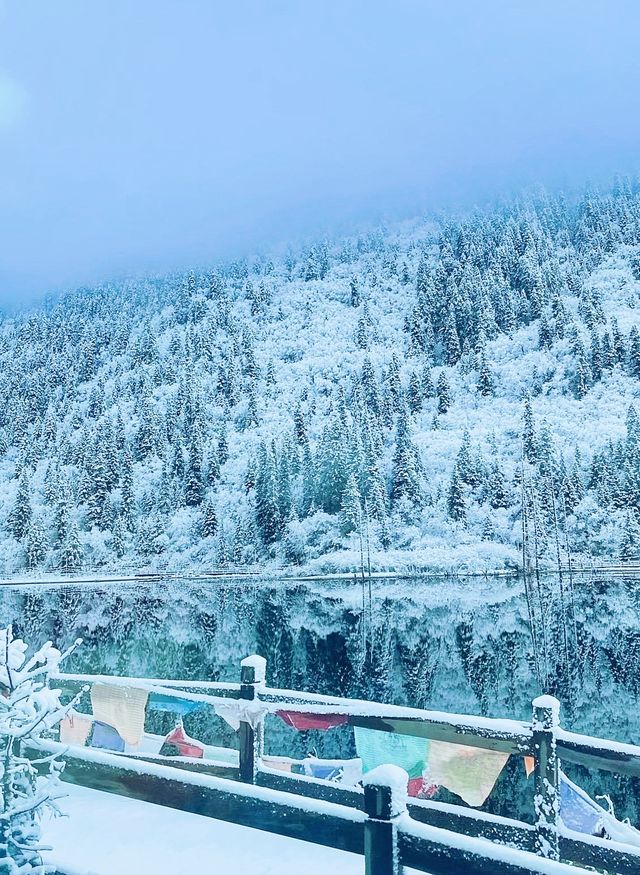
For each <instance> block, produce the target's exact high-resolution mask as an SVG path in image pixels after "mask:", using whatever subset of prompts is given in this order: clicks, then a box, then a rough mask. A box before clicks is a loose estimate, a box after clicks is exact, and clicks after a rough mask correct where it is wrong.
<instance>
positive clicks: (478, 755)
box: [425, 741, 509, 807]
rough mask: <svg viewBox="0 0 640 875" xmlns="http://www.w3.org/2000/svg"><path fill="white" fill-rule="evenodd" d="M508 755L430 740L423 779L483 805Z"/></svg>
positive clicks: (469, 802)
mask: <svg viewBox="0 0 640 875" xmlns="http://www.w3.org/2000/svg"><path fill="white" fill-rule="evenodd" d="M508 759H509V754H507V753H498V752H497V751H494V750H483V749H482V748H478V747H469V746H467V745H464V744H450V743H449V742H445V741H432V742H431V743H430V745H429V756H428V758H427V768H426V771H425V778H426V780H427V782H428V783H432V784H437V785H438V786H439V787H446V789H447V790H449V791H450V792H451V793H455V794H456V795H457V796H460V798H461V799H463V800H464V801H465V802H466V803H467V805H472V806H474V807H477V806H479V805H482V804H483V802H484V801H485V800H486V798H487V797H488V796H489V794H490V793H491V791H492V790H493V787H494V785H495V783H496V781H497V780H498V778H499V776H500V772H501V771H502V770H503V768H504V767H505V764H506V762H507V760H508Z"/></svg>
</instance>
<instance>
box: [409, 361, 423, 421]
mask: <svg viewBox="0 0 640 875" xmlns="http://www.w3.org/2000/svg"><path fill="white" fill-rule="evenodd" d="M407 402H408V404H409V410H410V411H411V412H412V413H418V412H419V411H420V409H421V407H422V386H421V384H420V377H419V376H418V374H417V373H416V372H415V371H414V372H413V373H412V374H411V377H410V378H409V388H408V390H407Z"/></svg>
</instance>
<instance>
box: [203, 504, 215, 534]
mask: <svg viewBox="0 0 640 875" xmlns="http://www.w3.org/2000/svg"><path fill="white" fill-rule="evenodd" d="M217 531H218V517H217V516H216V511H215V508H214V506H213V504H212V503H211V502H210V501H208V502H207V503H206V505H205V508H204V514H203V516H202V537H203V538H213V536H214V535H215V534H216V532H217Z"/></svg>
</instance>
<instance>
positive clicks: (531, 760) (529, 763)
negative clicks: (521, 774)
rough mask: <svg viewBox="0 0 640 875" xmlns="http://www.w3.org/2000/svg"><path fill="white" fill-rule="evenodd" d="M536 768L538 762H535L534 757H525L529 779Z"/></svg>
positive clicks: (525, 766)
mask: <svg viewBox="0 0 640 875" xmlns="http://www.w3.org/2000/svg"><path fill="white" fill-rule="evenodd" d="M535 766H536V761H535V760H534V758H533V757H525V758H524V770H525V772H526V773H527V778H528V777H529V775H530V774H531V772H532V771H533V770H534V768H535Z"/></svg>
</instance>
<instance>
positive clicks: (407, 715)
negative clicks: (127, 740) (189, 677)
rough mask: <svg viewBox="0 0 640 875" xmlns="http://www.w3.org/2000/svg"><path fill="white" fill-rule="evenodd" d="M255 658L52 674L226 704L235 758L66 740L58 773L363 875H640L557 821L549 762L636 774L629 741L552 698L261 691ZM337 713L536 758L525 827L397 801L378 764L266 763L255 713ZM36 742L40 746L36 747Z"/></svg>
mask: <svg viewBox="0 0 640 875" xmlns="http://www.w3.org/2000/svg"><path fill="white" fill-rule="evenodd" d="M265 674H266V672H265V663H264V660H262V659H261V658H260V657H255V656H254V657H249V658H247V659H246V660H243V662H242V664H241V674H240V683H239V684H238V683H219V682H206V681H200V682H193V681H174V680H172V681H168V680H161V679H149V678H147V679H144V678H119V677H112V676H102V675H101V676H98V675H78V674H75V675H72V674H60V675H57V676H55V677H54V678H52V681H55V683H56V685H59V686H61V687H62V688H63V689H64V690H66V691H68V692H70V693H75V692H77V690H78V689H80V688H81V687H82V686H83V685H85V684H87V683H89V684H91V683H109V684H117V685H125V686H137V687H144V688H146V689H148V690H149V691H150V692H161V693H163V694H166V693H171V694H173V695H175V696H178V697H181V698H186V699H189V700H195V701H200V702H203V703H205V704H208V705H211V706H215V705H216V704H218V705H220V704H227V705H228V704H230V703H233V702H236V703H237V707H238V716H239V719H240V725H239V730H238V748H239V750H238V764H237V765H229V764H228V763H222V762H212V761H209V760H188V759H181V758H179V757H160V756H155V755H152V754H140V755H133V756H132V755H130V754H119V753H111V752H109V753H107V752H105V751H97V750H93V749H90V748H77V747H74V748H65V747H64V746H62V745H60V744H59V743H57V742H45V743H44V744H43V747H44V749H45V750H47V751H50V752H54V751H55V752H59V753H61V752H64V753H65V759H66V761H67V765H66V768H65V772H64V776H65V779H66V780H68V781H70V782H72V783H79V784H83V785H85V786H89V787H93V788H95V789H100V790H106V791H108V792H113V793H120V794H123V795H126V796H130V797H133V798H137V799H144V800H147V801H151V802H155V803H157V804H162V805H167V806H169V807H173V808H179V809H182V810H185V811H190V812H194V813H198V814H204V815H206V816H210V817H215V818H218V819H221V820H225V821H232V822H234V823H238V824H242V825H246V826H251V827H254V828H258V829H263V830H267V831H270V832H274V833H278V834H281V835H285V836H291V837H294V838H299V839H304V840H305V841H309V842H312V843H316V844H322V845H328V846H331V847H334V848H338V849H342V850H346V851H351V852H355V853H359V854H364V856H365V872H366V873H367V875H383V873H384V875H396V873H399V872H401V871H402V866H410V867H413V868H415V869H418V870H421V871H426V872H429V873H431V875H439V873H443V875H444V873H451V872H456V873H461V875H462V873H478V875H480V873H481V875H489V873H491V875H500V873H505V875H515V873H524V872H540V873H558V875H561V873H565V872H566V873H567V875H568V873H569V872H571V873H574V875H575V873H576V872H580V871H586V870H582V869H579V868H578V869H576V868H575V867H576V866H578V867H580V866H582V867H589V868H592V869H596V870H598V871H600V872H603V873H610V875H638V873H639V872H640V848H638V847H636V846H632V845H626V844H622V843H619V842H614V841H609V840H606V839H601V838H595V837H591V836H584V835H582V834H580V833H576V832H573V831H571V830H568V829H567V828H566V827H565V826H563V824H562V823H561V821H560V816H559V812H560V804H559V779H558V775H559V764H560V761H561V760H563V761H567V762H573V763H578V764H580V765H583V766H587V767H588V768H595V769H605V770H608V771H612V772H616V773H619V774H624V775H631V776H635V777H639V776H640V747H635V746H633V745H627V744H620V743H617V742H613V741H608V740H605V739H595V738H589V737H587V736H583V735H579V734H576V733H572V732H568V731H566V730H564V729H563V728H562V727H561V726H560V720H559V705H558V703H557V701H556V700H555V699H552V698H551V697H548V696H543V697H540V698H538V699H536V700H534V702H533V712H532V719H531V721H530V722H520V721H515V720H501V719H492V718H484V717H471V716H465V715H453V714H446V713H442V712H433V711H426V710H419V709H413V708H405V707H400V706H394V705H381V704H378V703H373V702H366V701H359V700H352V699H345V698H342V697H333V696H325V695H319V694H313V693H307V692H298V691H292V690H278V689H271V688H269V687H267V685H266V677H265ZM283 709H286V710H287V711H299V712H301V713H305V712H309V711H310V710H311V711H313V712H314V713H317V714H322V713H325V714H326V713H330V714H336V713H338V714H342V715H346V716H347V718H348V723H349V724H350V725H352V726H363V727H367V728H370V729H376V730H380V731H383V732H394V733H399V734H403V735H411V736H418V737H421V738H425V739H434V740H438V741H444V742H449V743H452V744H463V745H468V746H473V747H478V748H483V749H487V750H494V751H501V752H505V753H509V754H512V755H517V756H530V757H532V758H533V760H534V781H533V784H534V787H533V792H534V809H535V823H534V824H527V823H524V822H522V821H518V820H514V819H509V818H503V817H497V816H494V815H489V814H486V813H484V812H479V811H474V810H473V809H469V808H466V807H464V806H458V805H449V804H444V803H438V802H433V801H428V800H417V799H410V800H407V798H406V774H405V776H404V778H405V787H404V789H403V788H402V787H400V786H399V782H398V780H397V773H396V776H395V780H394V781H390V780H389V779H388V767H384V768H383V770H382V771H378V770H374V771H373V772H370V773H368V775H367V776H365V787H364V789H363V788H360V787H347V786H341V785H340V784H334V783H330V782H326V781H321V780H318V779H314V778H310V777H305V776H303V775H294V774H289V773H285V772H281V771H277V770H275V769H273V768H269V767H268V765H266V764H265V761H264V758H263V751H264V731H265V723H264V717H265V715H266V714H268V713H274V712H276V711H278V710H283ZM40 750H42V748H41V749H40Z"/></svg>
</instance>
